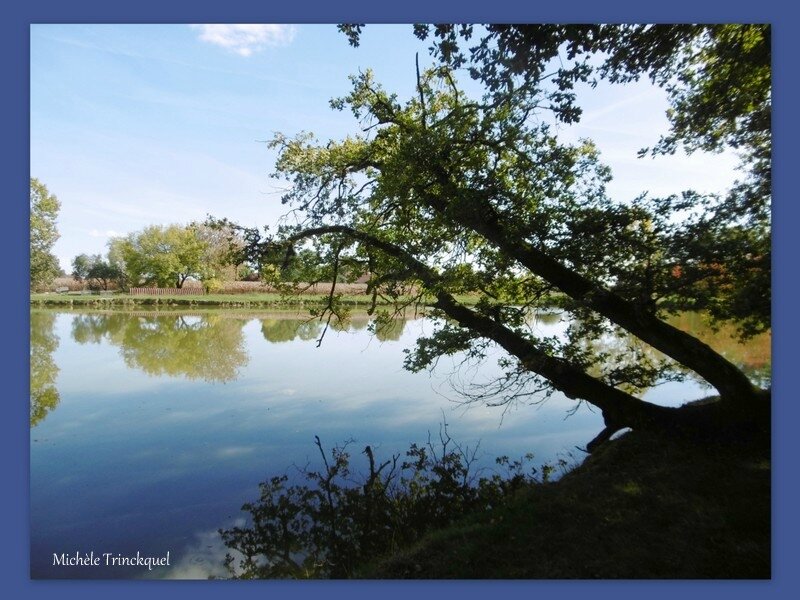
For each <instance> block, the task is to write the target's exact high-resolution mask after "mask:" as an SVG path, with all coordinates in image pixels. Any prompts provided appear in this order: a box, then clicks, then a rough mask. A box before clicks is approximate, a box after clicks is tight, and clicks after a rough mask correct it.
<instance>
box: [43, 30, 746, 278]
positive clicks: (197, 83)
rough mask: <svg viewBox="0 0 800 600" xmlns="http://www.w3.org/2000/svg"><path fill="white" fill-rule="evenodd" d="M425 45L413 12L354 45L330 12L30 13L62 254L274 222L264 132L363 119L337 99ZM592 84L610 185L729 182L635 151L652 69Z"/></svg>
mask: <svg viewBox="0 0 800 600" xmlns="http://www.w3.org/2000/svg"><path fill="white" fill-rule="evenodd" d="M416 52H419V53H420V59H421V61H427V60H428V55H427V45H426V44H425V43H423V42H420V41H418V40H416V38H414V36H413V35H412V32H411V27H410V26H409V25H394V26H388V25H370V26H368V27H367V28H365V30H364V34H363V37H362V43H361V46H360V47H359V48H357V49H354V48H352V47H350V46H349V45H348V43H347V40H346V38H345V37H344V36H343V35H342V34H340V33H339V32H338V31H337V30H336V27H335V26H333V25H297V26H288V25H249V26H235V25H234V26H231V25H181V24H174V25H32V26H31V156H30V164H31V176H32V177H37V178H38V179H39V180H40V181H42V182H43V183H45V184H46V185H47V186H48V188H49V190H50V191H51V192H52V193H54V194H56V195H57V196H58V198H59V200H60V201H61V212H60V215H59V221H58V226H59V231H60V233H61V239H60V240H59V241H58V242H57V244H56V246H55V248H54V252H55V254H56V255H57V256H58V258H59V260H60V261H61V264H62V267H64V269H65V270H67V272H69V271H70V270H71V267H70V263H71V261H72V258H73V257H74V256H76V255H77V254H80V253H83V252H86V253H103V252H104V251H105V248H106V244H107V242H108V239H109V237H110V236H113V235H121V234H125V233H128V232H130V231H135V230H138V229H141V228H142V227H144V226H146V225H149V224H168V223H188V222H189V221H192V220H202V219H203V218H204V217H205V216H206V215H207V214H213V215H215V216H218V217H228V218H230V219H233V220H235V221H238V222H240V223H242V224H248V225H266V224H271V223H274V222H275V221H276V219H277V218H278V217H280V215H281V214H283V207H282V206H281V205H280V200H279V196H280V188H281V185H282V184H281V182H279V181H276V180H274V179H271V178H270V177H269V174H270V173H271V171H272V167H273V165H274V160H275V155H274V153H272V152H271V151H270V150H269V149H267V147H266V146H265V144H263V143H261V142H262V141H263V140H266V139H269V138H270V137H271V136H272V134H273V133H274V132H278V131H279V132H282V133H286V134H287V135H294V134H295V133H298V132H300V131H312V132H314V133H315V134H316V135H317V137H319V138H320V139H322V140H327V139H339V138H342V137H344V136H346V135H348V134H353V133H356V132H358V125H357V123H356V122H355V121H354V119H353V118H352V116H351V115H350V113H349V112H335V111H332V110H331V109H330V107H329V105H328V101H329V100H330V99H331V98H333V97H338V96H342V95H344V94H345V93H347V91H348V89H349V82H348V76H349V75H351V74H354V73H357V72H358V71H359V70H360V69H361V70H363V69H366V68H371V69H373V70H374V71H375V74H376V79H377V80H378V81H379V82H380V83H382V84H383V85H384V87H386V88H387V89H388V90H390V91H394V92H396V93H398V95H399V97H400V98H401V99H403V98H407V97H408V96H409V95H410V94H412V93H413V89H414V82H415V70H414V55H415V53H416ZM423 64H424V62H423ZM579 98H580V102H581V105H582V106H583V108H584V117H583V119H582V122H581V124H580V125H579V126H576V127H571V128H564V129H562V130H561V135H562V136H563V138H564V139H565V140H568V141H572V140H577V139H579V138H581V137H588V138H591V139H593V140H594V141H595V142H596V143H597V144H598V146H599V148H600V150H601V152H602V156H603V160H604V162H606V163H607V164H609V165H610V166H611V168H612V171H613V174H614V181H613V182H612V184H611V185H610V186H609V191H610V193H611V194H612V195H613V197H615V198H618V199H620V200H626V199H630V198H632V197H634V196H636V195H638V194H639V193H641V192H643V191H645V190H649V191H650V192H651V193H652V194H657V195H663V194H669V193H676V192H680V191H681V190H684V189H688V188H692V189H696V190H698V191H702V192H721V191H724V189H725V188H726V187H728V186H729V185H730V183H731V182H732V181H733V179H734V177H735V171H734V167H735V164H736V159H735V157H734V156H732V155H730V154H721V155H704V154H694V155H692V156H689V157H687V156H685V155H682V154H679V155H676V156H672V157H659V158H657V159H649V158H648V159H638V158H637V157H636V152H637V150H638V149H640V148H642V147H644V146H649V145H652V144H653V143H654V142H655V141H656V140H657V139H658V136H659V134H660V133H663V132H665V131H666V128H667V121H666V117H665V114H664V113H665V110H666V108H667V103H666V97H665V94H664V92H663V91H662V90H660V89H658V88H655V87H653V86H652V85H650V84H649V82H646V81H645V82H639V83H636V84H631V85H626V86H611V85H602V84H601V85H600V86H598V88H596V89H594V90H589V89H588V88H586V89H584V90H582V93H581V94H580V96H579Z"/></svg>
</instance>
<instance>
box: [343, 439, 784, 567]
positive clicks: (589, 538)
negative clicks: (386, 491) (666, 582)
mask: <svg viewBox="0 0 800 600" xmlns="http://www.w3.org/2000/svg"><path fill="white" fill-rule="evenodd" d="M357 576H358V577H364V578H423V579H440V578H460V579H480V578H536V579H550V578H681V579H694V578H737V579H738V578H742V579H753V578H769V577H770V453H769V444H768V442H764V441H760V442H748V443H747V444H743V443H741V442H737V443H736V444H735V445H732V444H730V443H720V442H713V443H712V442H709V443H705V444H697V443H696V442H695V443H690V442H687V441H676V440H674V439H670V440H667V439H662V438H660V437H659V436H657V435H656V434H652V433H642V432H635V433H630V434H628V435H626V436H623V437H622V438H620V439H619V440H616V441H614V442H611V443H609V444H607V445H606V446H605V447H603V448H602V449H599V450H598V451H597V452H596V453H595V454H593V455H591V456H590V457H589V458H588V460H587V461H586V462H585V463H584V464H583V465H582V466H580V467H578V468H577V469H575V470H574V471H572V472H571V473H568V474H567V475H565V476H564V477H563V478H562V479H561V480H560V481H558V482H555V483H549V484H544V485H536V486H533V487H530V488H527V489H524V490H522V491H521V492H520V493H518V494H517V495H516V496H515V497H514V498H513V499H511V500H510V501H509V502H508V503H507V504H506V505H503V506H500V507H498V508H496V509H494V510H491V511H487V512H486V513H484V514H481V515H474V516H472V517H470V518H468V519H465V520H463V521H461V522H460V523H459V524H458V525H456V526H453V527H450V528H447V529H444V530H440V531H437V532H434V533H433V534H430V535H428V536H426V537H425V538H424V539H423V541H422V542H421V543H419V544H417V545H415V546H414V547H412V548H409V549H406V550H403V551H401V552H398V553H396V554H395V555H393V556H391V557H389V558H387V559H382V560H380V561H377V562H376V563H374V564H372V565H370V566H368V567H365V568H364V569H362V571H361V572H360V573H359V574H358V575H357Z"/></svg>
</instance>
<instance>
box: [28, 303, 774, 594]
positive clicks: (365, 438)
mask: <svg viewBox="0 0 800 600" xmlns="http://www.w3.org/2000/svg"><path fill="white" fill-rule="evenodd" d="M676 324H677V325H678V326H679V327H681V328H684V329H687V330H689V331H691V332H692V333H694V334H695V335H698V336H700V337H701V338H702V339H704V341H706V342H707V343H709V344H711V345H712V346H713V347H715V348H716V349H718V350H720V351H722V352H723V353H725V354H726V355H727V356H728V358H729V359H730V360H732V361H733V362H735V363H737V364H739V365H740V366H742V367H743V368H744V369H745V370H746V371H747V372H748V373H749V374H750V375H751V377H753V378H754V379H755V380H757V381H758V382H759V383H762V384H764V383H765V382H766V381H768V379H769V376H770V340H769V336H768V335H764V336H760V337H758V338H756V339H754V340H752V341H751V342H749V343H748V344H747V345H746V346H741V345H738V344H735V343H734V342H733V341H732V340H731V339H730V332H729V331H727V330H724V329H723V330H721V331H718V332H714V331H711V330H710V329H708V328H707V327H706V326H705V325H704V324H703V321H702V319H701V318H700V317H699V315H682V316H681V317H680V318H679V319H678V321H677V322H676ZM369 325H370V320H369V317H367V315H366V314H362V315H359V314H355V315H353V318H352V319H351V321H350V322H349V323H348V324H347V325H346V326H341V327H339V328H338V329H336V330H330V331H328V332H327V334H326V335H325V338H324V340H323V342H322V344H321V345H320V346H319V347H317V342H316V340H317V338H318V337H319V335H320V333H321V328H320V324H319V323H318V322H314V321H308V320H307V317H305V316H302V315H300V314H298V313H291V312H290V313H286V312H277V311H272V312H270V311H244V310H239V311H237V310H204V311H187V312H183V311H181V312H178V311H174V312H173V311H162V312H153V311H136V312H133V311H128V312H114V311H103V312H100V311H94V312H89V311H87V312H74V311H51V310H44V309H42V310H40V309H33V310H32V311H31V402H32V405H31V431H30V500H31V504H30V508H31V515H30V516H31V532H30V533H31V545H30V551H31V559H30V560H31V577H32V578H118V577H125V578H139V577H158V578H206V577H208V576H210V575H224V574H225V572H224V570H223V567H222V563H223V559H224V556H225V547H224V546H223V545H222V543H221V541H220V539H219V535H218V534H217V530H218V529H219V528H226V527H230V526H232V525H233V524H234V523H236V522H237V521H238V522H242V520H243V518H244V517H245V514H244V513H242V512H241V511H240V508H241V505H242V504H243V503H244V502H247V501H250V500H254V499H255V498H256V497H257V495H258V483H259V482H261V481H264V480H266V479H268V478H269V477H271V476H274V475H280V474H283V473H286V474H288V475H289V476H290V477H297V478H299V475H298V471H297V469H296V468H295V467H293V465H295V466H301V467H302V466H305V465H307V464H310V465H311V466H316V465H318V464H319V462H320V461H319V460H318V454H317V450H316V448H315V447H314V436H315V435H317V436H319V437H320V439H321V440H322V443H323V445H325V446H326V447H328V448H330V447H332V446H334V445H336V444H342V443H344V442H346V441H348V440H350V441H351V445H350V446H349V448H350V449H351V454H352V456H353V461H354V464H355V466H357V467H359V466H360V467H364V466H365V465H366V462H365V461H366V458H365V457H364V455H363V454H362V452H361V451H362V450H363V448H364V447H365V446H366V445H370V446H372V448H373V450H374V452H375V454H376V459H377V458H381V457H382V458H384V459H385V458H389V457H390V456H391V455H392V454H393V453H402V452H404V451H405V450H406V449H407V448H408V447H409V445H410V444H411V443H412V442H417V443H425V442H426V441H427V440H428V436H429V434H430V435H431V436H432V437H434V438H437V437H438V433H439V429H440V427H441V425H442V423H444V422H446V423H447V428H448V433H449V434H450V435H451V436H452V438H453V439H454V440H456V441H458V442H459V443H460V444H462V445H463V446H469V447H470V448H475V447H476V445H478V444H479V454H478V455H479V461H478V465H477V466H478V468H482V469H486V470H488V469H491V468H492V465H493V464H494V458H495V457H496V456H500V455H508V456H510V457H512V458H518V457H520V456H522V455H524V454H526V453H528V452H532V453H534V455H535V458H534V461H533V462H534V464H535V465H537V466H538V465H540V464H542V463H554V462H556V461H558V460H559V459H562V460H565V461H567V463H570V464H573V463H575V462H578V461H580V460H582V458H583V456H584V454H583V453H582V452H581V451H579V450H578V449H577V448H576V447H583V446H585V444H586V442H588V441H589V440H591V439H592V438H593V437H594V436H595V435H596V434H597V433H598V432H599V431H600V430H601V429H602V427H603V424H602V418H601V416H600V414H599V412H598V411H593V410H590V407H588V406H587V405H585V404H584V405H581V406H580V407H579V409H578V410H577V411H576V412H575V413H574V414H572V415H571V416H568V411H569V409H571V408H573V407H574V406H575V403H574V402H572V401H569V400H567V399H566V398H564V397H562V396H560V395H559V394H554V395H553V396H552V397H551V398H550V399H549V400H548V401H547V402H546V403H544V404H535V405H531V404H530V403H529V404H524V403H520V404H519V405H513V406H486V405H484V404H480V403H472V404H469V405H467V404H465V403H464V402H463V398H462V397H461V396H460V395H459V394H458V392H457V390H458V389H459V388H460V387H462V386H463V385H465V383H466V382H468V381H470V380H475V381H477V382H478V383H480V382H481V381H485V380H488V379H491V378H492V377H493V376H494V375H497V374H498V373H499V372H500V370H499V367H498V366H497V364H496V360H492V359H490V360H489V361H488V362H487V363H485V364H484V365H482V366H481V367H480V368H476V367H464V366H463V365H461V357H453V359H451V360H442V361H440V363H439V365H438V366H437V368H436V369H435V370H434V371H433V372H432V373H428V372H423V373H410V372H408V371H405V370H403V368H402V365H403V359H404V356H405V355H404V352H403V350H404V349H406V348H411V347H412V346H413V344H414V341H415V340H416V339H417V338H418V337H419V336H420V335H421V334H423V333H424V332H426V331H430V330H431V327H432V323H431V322H430V321H428V320H426V319H423V318H411V317H410V316H409V318H406V319H398V320H395V321H394V322H393V323H392V324H391V325H390V326H388V327H386V328H384V329H383V330H379V331H378V332H377V333H375V334H373V333H372V332H371V331H370V327H369ZM565 326H566V324H565V323H563V322H562V321H561V319H560V317H559V316H558V315H557V314H553V313H548V314H542V315H538V318H537V321H536V327H537V328H538V329H539V330H540V331H541V332H542V334H543V335H557V334H558V333H559V332H561V331H563V329H564V327H565ZM498 356H499V355H498ZM709 393H710V392H709V389H708V388H706V387H703V386H702V385H701V384H700V383H698V382H696V381H693V380H687V381H684V382H681V383H675V382H671V383H665V384H663V385H660V386H657V387H655V388H653V389H651V390H648V391H647V392H646V394H645V396H644V397H645V399H647V400H651V401H653V402H658V403H660V404H664V405H673V406H674V405H678V404H681V403H683V402H685V401H687V400H692V399H696V398H701V397H703V396H706V395H708V394H709ZM91 552H94V557H99V558H100V560H101V562H102V565H101V566H96V565H93V564H83V565H75V566H64V565H61V564H57V565H54V564H53V563H54V555H56V556H57V557H62V555H66V556H67V557H69V556H71V557H73V558H75V556H76V553H77V554H78V555H79V556H80V557H83V556H84V555H85V554H87V553H91ZM137 552H139V553H140V556H141V557H156V558H157V557H163V556H166V554H167V552H169V557H170V565H169V567H166V566H164V567H156V568H154V569H153V570H152V571H149V570H148V569H147V568H146V567H142V566H135V567H134V566H111V567H108V566H106V565H105V562H104V561H105V558H104V557H103V555H104V554H107V555H108V556H109V557H117V556H123V557H127V556H135V555H136V553H137ZM59 560H62V559H61V558H59ZM84 562H86V561H84Z"/></svg>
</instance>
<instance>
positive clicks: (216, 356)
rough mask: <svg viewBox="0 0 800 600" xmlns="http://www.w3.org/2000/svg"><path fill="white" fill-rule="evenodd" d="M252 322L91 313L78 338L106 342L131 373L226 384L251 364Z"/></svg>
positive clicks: (76, 321)
mask: <svg viewBox="0 0 800 600" xmlns="http://www.w3.org/2000/svg"><path fill="white" fill-rule="evenodd" d="M246 322H247V319H243V318H241V317H236V316H230V315H225V314H224V313H219V314H203V315H189V314H170V313H165V314H148V313H108V314H105V313H95V314H91V313H90V314H80V315H75V317H74V318H73V321H72V337H73V339H74V340H75V341H76V342H78V343H79V344H85V343H99V342H100V341H101V340H106V341H108V342H109V343H110V344H112V345H115V346H118V347H119V348H120V350H121V354H122V358H123V360H124V361H125V364H126V365H127V366H128V367H131V368H138V369H141V370H142V371H144V372H145V373H147V374H148V375H169V376H182V377H186V378H188V379H201V380H203V381H209V382H226V381H232V380H234V379H236V377H237V375H238V371H239V369H240V368H241V367H243V366H245V365H246V364H247V361H248V355H247V350H246V348H245V340H244V334H243V332H242V327H243V326H244V324H245V323H246Z"/></svg>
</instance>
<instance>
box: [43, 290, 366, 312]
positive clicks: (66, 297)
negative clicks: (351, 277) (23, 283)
mask: <svg viewBox="0 0 800 600" xmlns="http://www.w3.org/2000/svg"><path fill="white" fill-rule="evenodd" d="M326 300H327V296H325V295H323V294H300V295H297V296H291V297H285V296H281V295H280V294H267V293H257V294H235V295H234V294H205V295H199V294H198V295H196V296H144V295H135V296H132V295H130V294H113V295H108V296H99V295H89V294H86V295H77V294H31V305H34V306H71V307H81V306H84V307H87V308H101V307H110V306H115V307H135V306H220V307H278V306H314V305H321V304H324V303H325V302H326ZM340 302H342V303H343V304H345V305H347V306H362V307H367V306H369V305H370V303H371V299H370V297H369V296H364V295H360V296H356V295H350V296H342V297H341V299H340Z"/></svg>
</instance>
